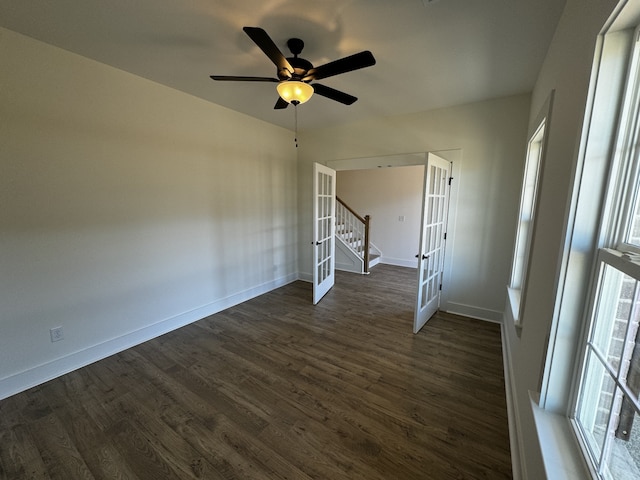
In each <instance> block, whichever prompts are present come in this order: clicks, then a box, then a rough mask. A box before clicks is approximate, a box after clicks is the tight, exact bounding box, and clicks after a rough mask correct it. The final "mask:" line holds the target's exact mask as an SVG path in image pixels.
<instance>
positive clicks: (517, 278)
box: [507, 91, 554, 332]
mask: <svg viewBox="0 0 640 480" xmlns="http://www.w3.org/2000/svg"><path fill="white" fill-rule="evenodd" d="M553 96H554V91H551V93H550V94H549V97H548V98H547V100H546V101H545V103H544V106H543V107H542V108H541V109H540V112H539V113H538V115H537V117H536V120H535V122H533V125H534V126H535V127H534V128H533V130H532V132H530V134H529V141H528V142H527V155H526V161H525V167H524V172H523V175H522V190H521V196H520V208H519V210H518V224H517V227H516V240H515V245H514V250H513V258H512V261H511V276H510V279H509V286H508V287H507V294H508V296H507V298H508V302H509V308H510V311H511V315H512V319H513V322H514V324H515V326H516V328H517V329H518V332H520V330H521V329H522V326H523V322H522V312H523V311H524V304H525V295H523V293H522V292H526V285H527V278H528V272H529V263H530V252H531V240H532V238H533V235H534V232H535V229H536V211H537V206H538V201H539V196H540V195H539V193H540V180H541V179H542V171H543V169H544V163H545V158H546V151H547V139H548V134H547V132H548V131H549V123H550V120H551V106H552V104H553Z"/></svg>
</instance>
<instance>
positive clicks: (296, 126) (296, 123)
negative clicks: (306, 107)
mask: <svg viewBox="0 0 640 480" xmlns="http://www.w3.org/2000/svg"><path fill="white" fill-rule="evenodd" d="M293 112H294V118H295V136H294V138H293V141H294V143H295V144H296V148H298V105H296V104H294V105H293Z"/></svg>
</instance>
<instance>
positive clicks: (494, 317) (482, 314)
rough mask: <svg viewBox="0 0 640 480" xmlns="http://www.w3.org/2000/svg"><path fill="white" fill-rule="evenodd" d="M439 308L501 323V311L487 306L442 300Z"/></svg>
mask: <svg viewBox="0 0 640 480" xmlns="http://www.w3.org/2000/svg"><path fill="white" fill-rule="evenodd" d="M440 310H442V311H444V312H448V313H455V314H456V315H462V316H465V317H471V318H475V319H478V320H485V321H487V322H493V323H502V315H503V313H502V312H498V311H497V310H489V309H488V308H481V307H473V306H471V305H464V304H462V303H456V302H443V303H442V305H441V306H440Z"/></svg>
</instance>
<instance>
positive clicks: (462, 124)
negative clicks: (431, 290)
mask: <svg viewBox="0 0 640 480" xmlns="http://www.w3.org/2000/svg"><path fill="white" fill-rule="evenodd" d="M356 105H357V104H354V107H355V106H356ZM529 105H530V96H529V95H528V94H523V95H515V96H511V97H505V98H499V99H494V100H488V101H485V102H479V103H474V104H467V105H460V106H456V107H451V108H446V109H441V110H433V111H428V112H420V113H415V114H412V115H403V116H398V117H391V118H378V119H373V120H368V121H363V122H358V123H355V124H350V125H345V126H340V127H335V128H326V129H321V130H314V131H304V132H302V134H301V135H300V138H301V141H300V148H299V150H300V153H299V158H298V178H299V181H298V198H299V215H300V217H299V218H300V220H299V222H300V230H299V238H300V242H299V248H300V254H299V261H300V270H301V275H302V276H306V277H310V272H311V253H312V251H311V245H310V244H311V227H312V225H311V185H312V183H311V182H312V165H313V162H319V163H323V164H327V163H331V162H333V161H335V160H340V159H350V158H360V157H375V156H381V155H396V154H400V153H406V152H429V151H431V152H435V151H444V150H455V149H461V151H462V154H461V160H460V161H459V163H460V165H459V172H460V174H459V175H457V177H458V178H454V180H453V181H454V182H458V184H457V185H456V187H457V188H458V194H457V205H456V211H457V216H456V220H455V225H454V231H453V233H452V232H451V231H450V232H449V233H450V234H451V235H452V237H450V239H451V242H449V243H448V244H447V251H448V252H450V253H451V254H452V265H451V277H450V278H451V281H450V291H449V292H448V302H447V303H448V306H447V308H448V309H449V310H451V311H456V312H459V313H463V314H465V315H471V316H475V317H479V318H485V319H491V320H496V321H499V320H501V318H502V311H503V308H504V298H505V288H504V287H505V285H506V284H507V282H508V278H509V271H510V264H511V254H512V250H513V241H514V237H515V225H516V219H517V210H518V202H519V198H520V194H519V191H520V183H521V175H522V169H523V165H524V156H525V146H526V133H527V123H528V118H529ZM356 108H357V107H356ZM455 169H456V166H455V165H454V171H455ZM454 176H456V175H454Z"/></svg>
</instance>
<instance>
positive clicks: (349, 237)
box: [336, 197, 382, 274]
mask: <svg viewBox="0 0 640 480" xmlns="http://www.w3.org/2000/svg"><path fill="white" fill-rule="evenodd" d="M369 220H370V218H369V215H366V216H365V217H361V216H360V215H358V214H357V213H356V212H354V211H353V210H352V209H351V208H350V207H349V206H348V205H347V204H345V203H344V202H343V201H342V200H340V198H338V197H336V269H337V270H344V271H347V272H354V273H361V274H367V273H369V269H370V268H371V267H373V266H374V265H377V264H378V263H380V256H381V255H382V252H381V251H380V250H379V249H378V248H377V247H376V246H375V245H373V244H372V243H371V242H370V241H369Z"/></svg>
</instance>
